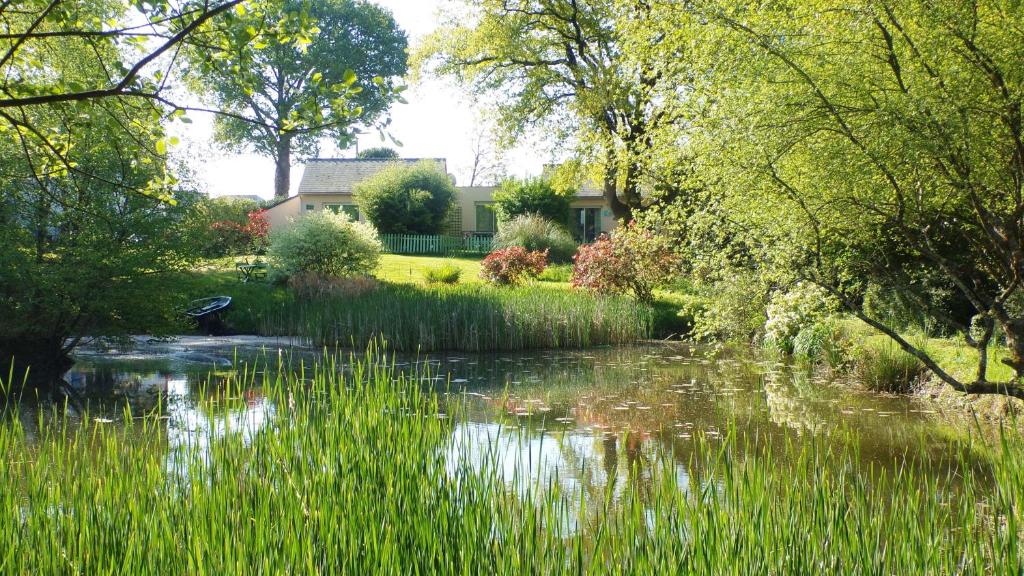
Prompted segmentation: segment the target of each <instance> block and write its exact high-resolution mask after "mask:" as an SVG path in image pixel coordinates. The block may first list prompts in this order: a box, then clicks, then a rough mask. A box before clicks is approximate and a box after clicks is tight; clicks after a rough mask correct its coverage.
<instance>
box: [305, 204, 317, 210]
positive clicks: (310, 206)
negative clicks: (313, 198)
mask: <svg viewBox="0 0 1024 576" xmlns="http://www.w3.org/2000/svg"><path fill="white" fill-rule="evenodd" d="M314 208H316V206H313V205H312V204H306V210H307V211H312V210H313V209H314Z"/></svg>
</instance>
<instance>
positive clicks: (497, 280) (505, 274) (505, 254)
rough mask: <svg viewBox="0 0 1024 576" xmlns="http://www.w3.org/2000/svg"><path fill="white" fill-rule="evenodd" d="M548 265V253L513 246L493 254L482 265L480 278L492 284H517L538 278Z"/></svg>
mask: <svg viewBox="0 0 1024 576" xmlns="http://www.w3.org/2000/svg"><path fill="white" fill-rule="evenodd" d="M547 265H548V251H547V250H545V251H543V252H540V251H536V250H535V251H533V252H530V251H528V250H527V249H526V248H523V247H522V246H511V247H509V248H501V249H498V250H495V251H494V252H491V253H490V254H488V255H487V257H486V258H484V261H483V262H481V263H480V277H481V278H483V279H484V280H487V281H488V282H491V283H492V284H503V285H511V284H517V283H519V281H520V280H522V279H523V278H526V277H536V276H538V275H540V273H541V272H543V271H544V268H545V267H546V266H547Z"/></svg>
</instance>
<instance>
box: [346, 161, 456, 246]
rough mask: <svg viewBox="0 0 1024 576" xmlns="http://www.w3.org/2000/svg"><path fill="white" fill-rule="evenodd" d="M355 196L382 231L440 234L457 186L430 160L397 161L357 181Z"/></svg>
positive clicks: (361, 208) (378, 229) (361, 207)
mask: <svg viewBox="0 0 1024 576" xmlns="http://www.w3.org/2000/svg"><path fill="white" fill-rule="evenodd" d="M355 197H356V201H357V202H358V204H359V210H360V212H362V213H363V214H365V215H366V218H367V219H368V220H369V221H370V222H372V223H373V225H374V226H375V227H376V228H377V231H379V232H380V233H381V234H439V233H440V232H441V230H442V228H444V224H445V221H446V219H447V217H448V212H449V210H450V209H451V206H452V202H453V200H454V199H455V187H454V186H453V185H452V181H451V178H449V177H448V175H447V174H445V173H444V172H443V171H441V170H438V168H437V166H435V165H434V164H432V163H430V162H420V163H418V164H415V165H413V166H407V165H403V164H394V165H391V166H389V167H387V168H385V169H384V170H381V171H380V172H378V173H377V174H375V175H374V176H371V177H370V178H368V179H366V180H364V181H362V182H360V183H359V184H356V187H355Z"/></svg>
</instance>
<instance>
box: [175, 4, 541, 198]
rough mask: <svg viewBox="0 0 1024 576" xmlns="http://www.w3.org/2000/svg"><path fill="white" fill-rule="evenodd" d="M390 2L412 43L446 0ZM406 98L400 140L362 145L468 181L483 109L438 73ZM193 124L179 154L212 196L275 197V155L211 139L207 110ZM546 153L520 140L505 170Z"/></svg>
mask: <svg viewBox="0 0 1024 576" xmlns="http://www.w3.org/2000/svg"><path fill="white" fill-rule="evenodd" d="M375 2H376V3H377V4H380V5H382V6H384V7H386V8H389V9H390V10H391V11H392V13H393V14H394V16H395V20H396V21H397V22H398V25H399V27H401V28H402V29H404V30H405V31H406V32H407V33H408V34H409V41H410V45H411V46H415V45H416V43H417V42H418V41H419V40H420V39H421V38H423V37H424V36H425V35H427V34H429V33H430V32H432V31H433V30H434V29H435V28H436V27H437V26H438V23H439V10H440V9H441V7H442V6H443V5H444V4H445V3H446V2H445V0H375ZM403 96H404V97H405V100H406V101H407V102H408V103H407V104H395V105H393V106H392V108H391V119H392V123H391V127H390V128H389V133H390V134H391V135H392V136H393V137H394V138H395V139H397V140H398V141H399V142H401V143H402V146H394V145H393V144H391V143H390V142H381V139H380V135H379V134H378V133H377V132H376V131H374V132H372V133H369V134H365V135H363V136H361V137H360V139H359V148H360V149H366V148H372V147H375V146H385V145H387V146H392V147H394V148H396V149H397V150H398V152H399V154H400V155H401V156H403V157H407V158H446V159H447V160H448V171H449V172H450V173H452V174H454V175H455V179H456V183H468V180H469V175H468V169H469V167H470V165H471V158H472V155H471V149H472V140H473V135H474V134H475V133H477V131H478V127H479V124H478V122H477V120H476V118H478V117H479V110H477V109H475V108H474V106H473V103H472V102H471V101H470V98H469V97H468V96H467V95H466V94H465V92H464V91H463V90H462V89H461V88H459V87H458V86H455V85H454V84H452V83H450V82H448V81H446V80H441V79H437V78H425V79H423V80H422V81H421V82H419V83H418V84H413V85H410V87H409V89H408V90H407V91H406V92H405V93H404V94H403ZM189 116H190V118H191V119H192V121H193V122H192V124H188V125H186V126H187V131H185V132H183V133H181V134H180V138H181V143H180V144H179V145H178V146H177V153H178V155H179V156H181V157H183V158H185V159H186V161H187V163H188V165H189V166H190V167H191V169H192V171H193V173H194V178H195V179H196V181H197V182H198V184H199V185H200V187H201V188H202V189H204V190H205V191H206V192H207V193H208V194H210V195H211V196H222V195H226V194H256V195H258V196H261V197H263V198H267V199H269V198H272V197H273V194H274V162H273V160H271V159H270V158H268V157H263V156H258V155H255V154H235V153H230V152H226V151H223V150H221V149H219V148H218V147H216V146H215V145H214V144H213V143H212V135H213V119H212V117H211V116H209V115H206V114H199V113H191V114H189ZM320 156H321V157H353V156H355V148H351V149H348V150H338V149H337V147H335V146H333V145H327V146H324V147H323V148H322V150H321V153H320ZM546 158H547V155H546V154H544V153H543V152H542V151H540V150H539V147H537V146H526V145H524V146H520V147H518V148H516V149H513V150H511V151H509V152H508V153H506V154H505V166H506V171H507V172H508V174H510V175H517V176H529V175H537V174H540V171H541V167H542V166H543V164H544V161H545V160H546ZM301 179H302V165H301V164H295V165H293V167H292V172H291V185H292V193H293V194H294V193H295V190H296V189H297V188H298V185H299V181H300V180H301Z"/></svg>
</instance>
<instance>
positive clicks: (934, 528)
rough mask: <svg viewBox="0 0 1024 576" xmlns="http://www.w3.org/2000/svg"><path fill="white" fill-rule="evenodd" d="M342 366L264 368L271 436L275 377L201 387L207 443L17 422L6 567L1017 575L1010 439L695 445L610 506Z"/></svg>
mask: <svg viewBox="0 0 1024 576" xmlns="http://www.w3.org/2000/svg"><path fill="white" fill-rule="evenodd" d="M343 360H344V358H338V357H330V358H327V359H326V360H325V361H324V362H322V363H320V364H318V365H316V366H313V367H304V366H298V367H290V366H287V365H284V363H280V364H279V365H278V366H276V367H273V366H272V367H270V368H269V369H267V370H266V372H265V377H264V379H263V380H262V385H261V386H260V387H259V388H258V390H259V391H260V394H262V399H261V401H262V402H266V403H269V404H270V405H272V406H273V409H272V410H269V411H268V414H270V416H268V421H266V422H263V423H262V425H261V426H259V427H258V428H253V427H249V428H246V427H240V426H241V425H240V424H237V423H236V425H234V426H232V424H231V423H232V422H236V420H232V419H231V418H229V417H228V416H229V415H230V413H231V410H232V406H234V405H235V403H236V402H237V398H238V396H239V394H240V391H241V390H245V389H248V388H249V387H252V386H257V384H259V382H257V380H256V372H260V373H261V374H262V373H263V372H264V371H263V370H262V369H261V370H259V371H251V370H243V371H241V372H240V373H239V374H238V375H237V376H236V377H235V378H234V379H233V380H229V381H227V382H226V383H225V384H223V385H222V387H221V388H218V389H217V390H214V391H213V392H212V393H208V394H203V395H202V396H201V398H202V400H201V402H204V403H206V404H208V405H209V406H210V407H209V409H208V410H203V411H201V413H202V414H206V415H207V416H205V418H207V419H208V420H209V421H208V422H206V424H207V425H198V424H200V423H193V431H192V432H191V433H190V434H184V433H183V430H181V429H178V428H174V422H173V421H172V422H171V423H169V422H168V420H167V419H165V418H162V417H161V416H163V415H162V414H160V413H154V414H149V415H137V414H131V413H130V412H127V411H126V413H125V414H124V415H123V418H122V419H123V425H121V426H116V427H115V426H113V425H112V424H110V423H101V422H98V421H95V420H91V419H90V418H88V417H85V418H81V419H79V418H70V417H66V416H60V415H54V414H51V415H50V416H49V417H45V416H46V415H39V417H36V416H33V415H28V416H27V417H24V418H19V417H18V416H17V413H16V412H13V411H11V410H5V412H4V414H3V417H2V418H0V458H2V463H0V486H2V487H3V490H0V573H4V574H66V573H75V574H241V573H245V574H252V573H265V574H281V573H304V574H318V573H319V574H371V573H373V574H420V573H431V574H453V573H460V574H524V573H536V574H561V573H573V574H580V573H592V574H633V573H643V574H650V573H668V574H807V573H820V574H993V573H1002V574H1019V573H1020V572H1021V570H1022V563H1021V556H1022V554H1021V548H1020V545H1021V537H1022V533H1021V520H1022V518H1021V515H1022V510H1021V507H1020V502H1021V501H1022V500H1021V497H1022V496H1024V494H1022V488H1024V473H1022V472H1021V471H1022V470H1024V467H1022V466H1021V464H1024V457H1022V456H1024V454H1022V448H1021V446H1022V444H1021V443H1020V441H1019V438H1018V437H1017V436H1015V435H1011V433H1009V432H1007V433H1006V435H1004V437H1003V438H1002V442H999V443H997V445H995V446H992V447H991V449H992V450H993V451H994V456H993V462H992V465H991V468H990V469H985V470H978V469H975V468H973V467H971V466H967V465H965V464H964V463H965V462H966V460H965V459H964V458H963V457H961V458H959V459H958V458H957V457H956V455H953V456H952V457H951V458H950V459H949V461H948V463H947V468H948V474H946V475H944V476H938V477H936V476H926V475H923V474H922V473H920V472H917V470H919V468H918V467H915V466H910V465H908V466H897V467H896V468H895V469H888V468H886V469H880V470H879V471H877V473H874V474H869V475H863V474H861V473H859V472H857V470H858V468H857V467H856V466H853V465H851V463H852V462H853V460H854V459H855V458H856V454H855V451H854V449H852V448H848V447H845V445H843V446H833V447H829V446H824V445H821V444H820V443H814V442H812V443H800V444H797V443H793V444H791V445H789V446H788V447H787V448H785V449H784V450H782V451H781V452H779V451H775V452H772V451H767V450H765V451H760V452H759V451H757V450H751V448H756V446H743V447H742V448H743V450H739V448H740V447H739V446H737V441H736V440H734V439H733V437H732V436H730V435H726V438H725V439H724V441H717V440H713V439H708V438H702V437H695V438H694V439H693V442H694V444H695V446H694V450H693V451H692V452H691V453H690V456H689V457H688V458H686V459H685V460H682V461H681V460H680V458H678V457H677V456H674V455H673V454H671V453H669V452H666V453H664V454H662V455H661V456H659V457H658V460H657V462H656V463H655V464H656V465H655V466H654V471H653V472H652V474H651V475H650V477H645V478H639V477H637V478H632V477H631V478H630V479H628V480H626V481H625V485H624V486H622V485H618V486H617V485H615V483H614V482H613V483H610V484H609V485H608V487H607V489H606V490H604V491H601V492H598V493H596V494H595V493H593V492H588V491H587V490H586V489H585V488H580V487H579V486H578V485H573V484H571V483H569V484H566V483H562V482H559V481H558V480H557V479H552V478H547V477H541V476H537V475H534V474H529V473H527V474H513V475H512V476H509V475H507V474H505V472H504V467H503V465H502V464H501V461H500V458H499V454H498V451H497V450H496V449H494V450H490V451H488V452H487V453H486V454H485V455H484V456H483V457H481V458H470V457H468V456H467V455H466V454H465V453H463V452H459V451H458V450H455V447H456V446H457V445H458V440H459V437H460V432H459V430H461V429H462V427H460V426H458V424H459V423H461V422H462V416H461V410H460V407H459V406H458V405H443V404H441V403H440V402H439V400H438V397H437V396H435V395H433V394H432V393H430V392H427V391H426V390H427V388H426V387H422V386H420V385H419V382H420V377H421V376H423V375H417V376H413V377H406V376H403V375H401V374H398V373H396V372H395V371H394V370H393V368H391V367H390V366H389V364H388V362H387V359H386V356H385V355H383V354H381V353H373V352H371V353H368V355H367V356H366V357H364V358H362V359H361V360H360V361H356V362H353V361H351V360H350V361H349V362H347V363H345V362H343ZM342 364H348V366H345V367H343V366H342ZM218 406H223V407H222V408H219V409H218ZM442 411H444V412H442ZM442 416H444V417H442ZM242 421H244V419H242ZM214 424H216V425H214ZM506 433H507V432H506V431H502V432H501V434H506ZM510 437H511V438H513V439H514V438H515V437H516V436H514V435H510ZM513 441H515V440H513ZM524 441H525V440H524ZM966 449H968V447H965V450H966ZM739 454H745V456H744V457H739ZM922 457H924V456H922ZM684 472H685V473H684Z"/></svg>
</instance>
